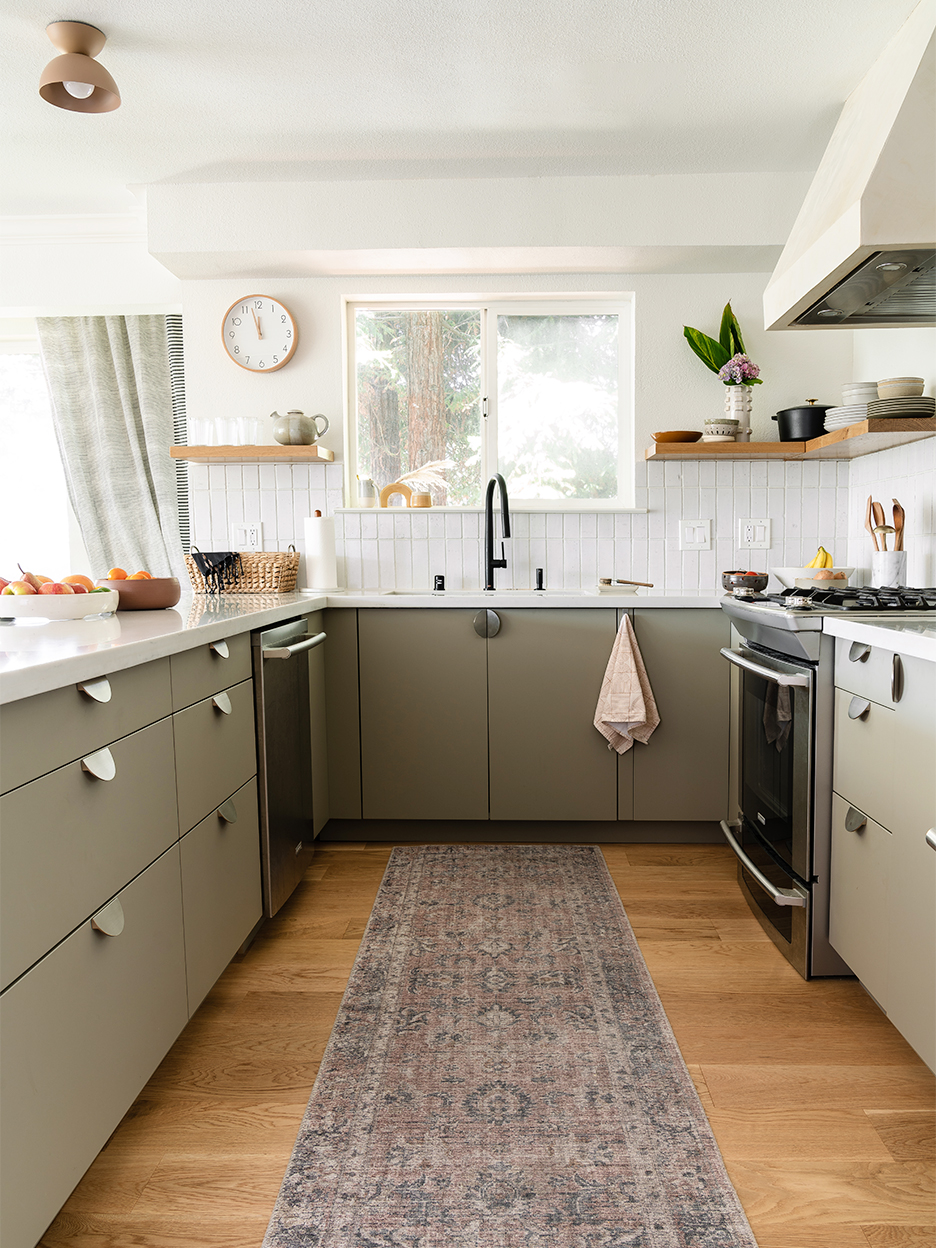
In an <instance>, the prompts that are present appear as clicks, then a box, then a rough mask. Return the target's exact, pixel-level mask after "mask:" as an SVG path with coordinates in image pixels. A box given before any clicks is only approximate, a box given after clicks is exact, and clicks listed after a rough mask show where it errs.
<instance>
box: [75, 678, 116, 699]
mask: <svg viewBox="0 0 936 1248" xmlns="http://www.w3.org/2000/svg"><path fill="white" fill-rule="evenodd" d="M78 691H79V693H83V694H85V695H86V696H87V697H89V698H92V699H93V700H94V701H95V702H109V701H110V700H111V695H112V691H111V687H110V681H109V680H108V679H107V677H106V676H99V677H98V678H97V680H81V681H79V682H78Z"/></svg>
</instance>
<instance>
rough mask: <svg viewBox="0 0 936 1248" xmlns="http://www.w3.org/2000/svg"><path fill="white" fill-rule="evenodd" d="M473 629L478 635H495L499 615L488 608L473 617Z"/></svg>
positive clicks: (499, 623)
mask: <svg viewBox="0 0 936 1248" xmlns="http://www.w3.org/2000/svg"><path fill="white" fill-rule="evenodd" d="M473 623H474V630H475V632H476V633H477V634H478V636H479V637H496V636H497V634H498V633H499V632H500V625H501V622H500V616H499V615H498V614H497V612H496V611H491V610H490V608H488V609H487V610H485V611H479V612H478V614H477V615H476V616H475V617H474V621H473Z"/></svg>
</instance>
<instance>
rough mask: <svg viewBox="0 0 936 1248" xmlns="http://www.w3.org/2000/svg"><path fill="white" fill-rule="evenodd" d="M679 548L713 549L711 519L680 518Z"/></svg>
mask: <svg viewBox="0 0 936 1248" xmlns="http://www.w3.org/2000/svg"><path fill="white" fill-rule="evenodd" d="M679 549H680V550H711V549H712V522H711V520H680V522H679Z"/></svg>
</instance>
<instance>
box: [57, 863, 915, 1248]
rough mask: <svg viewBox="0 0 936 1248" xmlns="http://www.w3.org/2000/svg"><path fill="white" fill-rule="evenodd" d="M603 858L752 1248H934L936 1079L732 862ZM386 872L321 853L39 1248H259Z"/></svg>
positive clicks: (222, 983)
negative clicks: (786, 932) (809, 961)
mask: <svg viewBox="0 0 936 1248" xmlns="http://www.w3.org/2000/svg"><path fill="white" fill-rule="evenodd" d="M602 850H603V852H604V855H605V859H606V861H607V863H608V867H609V870H610V872H611V876H612V879H613V880H614V883H615V885H616V887H617V888H618V891H619V892H620V894H621V898H622V900H623V902H624V905H625V908H626V910H627V913H628V917H629V919H630V921H631V924H632V925H633V928H634V931H635V934H636V936H637V939H638V941H639V942H640V946H641V949H642V951H643V954H644V957H645V958H646V960H647V965H648V966H649V968H650V972H651V974H652V976H653V979H654V982H655V983H656V985H657V989H658V991H659V993H660V996H661V998H662V1001H663V1005H664V1008H665V1009H666V1012H667V1015H668V1017H669V1020H670V1023H671V1025H672V1027H673V1030H674V1032H675V1034H676V1039H677V1041H678V1042H679V1045H680V1047H681V1049H682V1052H683V1055H684V1057H685V1059H686V1062H687V1065H688V1067H689V1072H690V1074H691V1075H692V1078H693V1080H694V1081H695V1084H696V1087H697V1088H698V1091H699V1096H700V1098H701V1100H702V1104H703V1105H704V1107H705V1110H706V1113H707V1114H708V1115H709V1119H710V1121H711V1123H712V1128H713V1131H714V1132H715V1136H716V1139H717V1140H718V1143H719V1147H720V1148H721V1150H722V1154H723V1156H724V1158H725V1165H726V1166H727V1168H728V1172H729V1174H730V1176H731V1179H732V1182H733V1183H734V1184H735V1187H736V1189H737V1191H738V1195H739V1196H740V1198H741V1201H742V1203H743V1205H744V1207H745V1210H746V1212H747V1214H748V1217H749V1218H750V1220H751V1224H752V1226H753V1228H754V1232H755V1234H756V1236H757V1238H758V1243H759V1245H760V1248H924V1245H926V1246H927V1248H931V1245H932V1244H933V1243H934V1242H936V1212H934V1209H936V1205H934V1194H933V1182H934V1170H936V1166H934V1151H936V1144H934V1121H936V1119H934V1099H936V1089H934V1080H933V1076H932V1075H931V1073H930V1072H929V1071H928V1070H927V1068H926V1066H925V1065H924V1064H923V1063H922V1062H921V1061H920V1059H919V1058H918V1057H917V1056H916V1054H915V1053H914V1052H913V1050H912V1049H911V1048H910V1047H909V1045H907V1044H906V1042H905V1041H904V1040H903V1039H902V1037H901V1036H900V1035H899V1034H898V1033H897V1032H896V1031H895V1030H894V1028H893V1027H892V1026H891V1025H890V1023H888V1021H887V1019H886V1018H885V1017H884V1015H883V1014H882V1013H881V1011H880V1010H879V1009H878V1008H877V1006H876V1005H875V1004H874V1002H873V1001H872V1000H871V999H870V998H869V997H868V996H867V995H866V994H865V993H864V992H863V991H862V989H861V987H860V986H859V985H858V983H857V982H856V981H854V980H818V981H813V982H811V983H805V982H804V981H803V980H802V979H800V977H799V976H798V975H797V974H796V972H795V971H793V970H792V969H791V968H790V967H789V966H788V965H787V963H786V962H785V961H784V960H783V958H782V957H781V956H780V954H779V953H778V952H777V951H776V950H775V949H774V947H773V945H772V944H771V942H770V941H769V940H768V939H767V938H766V937H765V935H764V932H763V931H762V929H761V927H760V925H759V924H758V923H757V922H756V921H755V920H754V918H753V917H752V915H751V913H750V911H749V910H748V907H747V905H746V903H745V901H744V899H743V898H742V896H741V894H740V892H739V890H738V887H737V884H736V883H735V872H734V863H733V859H732V856H731V853H730V850H728V848H727V847H722V846H718V845H685V846H681V845H605V846H602ZM389 856H390V847H389V846H385V845H376V846H372V845H363V844H360V845H351V844H341V845H331V846H322V847H321V848H320V850H319V852H318V854H317V855H316V857H315V860H314V863H313V865H312V867H311V868H310V870H309V872H308V873H307V875H306V877H305V879H304V881H303V882H302V884H301V885H300V886H299V888H298V889H297V890H296V892H295V894H294V895H293V897H292V898H291V899H290V901H289V902H288V903H287V905H286V906H285V907H284V909H283V910H282V911H281V913H280V914H279V915H278V916H277V918H276V919H274V920H272V921H271V922H270V923H268V924H267V925H266V927H265V928H264V929H263V930H262V932H261V933H260V936H259V937H258V939H257V941H256V942H255V943H254V945H253V946H252V948H251V949H250V950H249V951H248V952H247V954H246V955H245V956H244V957H243V958H241V959H239V960H236V961H235V962H233V963H232V964H231V965H230V966H229V967H228V969H227V970H226V971H225V973H224V975H222V977H221V979H220V980H219V981H218V983H217V984H216V985H215V987H214V988H213V989H212V991H211V993H209V995H208V997H207V999H206V1001H205V1002H204V1004H203V1005H202V1007H201V1008H200V1009H199V1010H198V1012H197V1013H196V1015H195V1016H194V1018H193V1019H192V1020H191V1022H190V1023H189V1025H188V1026H187V1027H186V1029H185V1030H184V1031H183V1033H182V1035H181V1036H180V1037H179V1039H178V1040H177V1042H176V1044H175V1045H174V1046H173V1048H172V1050H171V1051H170V1053H169V1054H168V1055H167V1056H166V1058H165V1060H164V1061H163V1062H162V1064H161V1065H160V1067H159V1069H158V1070H157V1071H156V1072H155V1074H154V1075H153V1077H152V1079H151V1080H150V1081H149V1083H148V1084H147V1086H146V1087H145V1088H144V1089H143V1091H142V1092H141V1094H140V1096H139V1097H138V1099H137V1101H136V1102H135V1104H134V1105H133V1107H132V1108H131V1109H130V1111H129V1112H128V1114H127V1115H126V1117H125V1118H124V1120H123V1121H122V1122H121V1124H120V1125H119V1127H118V1128H117V1130H116V1131H115V1132H114V1134H113V1136H112V1137H111V1139H110V1140H109V1141H108V1143H107V1145H106V1147H105V1148H104V1149H103V1151H102V1152H101V1153H100V1155H99V1156H98V1158H97V1160H96V1161H95V1162H94V1164H93V1165H92V1166H91V1168H90V1169H89V1170H88V1172H87V1174H86V1175H85V1176H84V1178H83V1179H82V1181H81V1183H79V1185H78V1187H77V1188H76V1189H75V1191H74V1193H73V1194H72V1196H71V1197H70V1199H69V1201H68V1203H67V1204H66V1205H65V1207H64V1209H63V1210H62V1212H61V1213H60V1214H59V1215H58V1217H57V1218H56V1219H55V1221H54V1222H53V1224H52V1226H51V1227H50V1228H49V1230H48V1231H47V1232H46V1234H45V1236H44V1237H43V1239H42V1241H41V1242H42V1246H43V1248H128V1246H129V1245H134V1246H136V1248H259V1245H260V1243H261V1241H262V1239H263V1235H264V1232H265V1230H266V1225H267V1221H268V1219H269V1215H270V1211H271V1209H272V1206H273V1202H274V1201H275V1199H276V1195H277V1192H278V1190H279V1185H280V1182H281V1180H282V1176H283V1172H284V1170H285V1168H286V1164H287V1161H288V1159H289V1156H290V1153H291V1151H292V1145H293V1141H294V1139H295V1136H296V1132H297V1131H298V1128H299V1123H300V1121H301V1119H302V1115H303V1112H304V1110H305V1106H306V1102H307V1101H308V1098H309V1095H310V1093H311V1090H312V1084H313V1082H314V1080H315V1075H316V1072H317V1070H318V1064H319V1062H320V1061H321V1058H322V1054H323V1053H324V1050H325V1046H326V1044H327V1042H328V1036H329V1034H330V1032H331V1028H332V1025H333V1022H334V1018H335V1015H336V1013H337V1010H338V1006H339V1004H340V1001H341V996H342V993H343V991H344V987H345V984H346V982H347V978H348V974H349V972H350V970H351V967H352V965H353V962H354V958H355V955H356V953H357V948H358V945H359V943H360V939H361V936H362V935H363V933H364V929H365V927H366V924H367V918H368V916H369V914H370V910H371V907H372V905H373V901H374V897H375V895H376V893H377V888H378V886H379V884H380V880H381V877H382V875H383V871H384V868H385V866H386V863H387V859H388V858H389Z"/></svg>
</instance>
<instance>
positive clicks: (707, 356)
mask: <svg viewBox="0 0 936 1248" xmlns="http://www.w3.org/2000/svg"><path fill="white" fill-rule="evenodd" d="M683 337H684V338H685V339H686V342H688V343H689V346H690V347H692V349H693V351H694V352H695V353H696V355H697V356H698V357H699V359H700V360H701V361H702V363H703V364H704V365H705V366H706V368H710V369H711V370H712V372H713V373H717V372H718V370H719V369H720V368H721V367H722V365H724V364H727V363H728V361H729V360H730V359H731V355H730V353H729V352H728V351H727V350H726V349H725V347H723V346H722V344H721V343H720V342H716V341H715V339H714V338H710V337H709V336H708V334H703V333H702V332H701V330H698V329H691V328H690V327H689V326H688V325H684V326H683Z"/></svg>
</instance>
